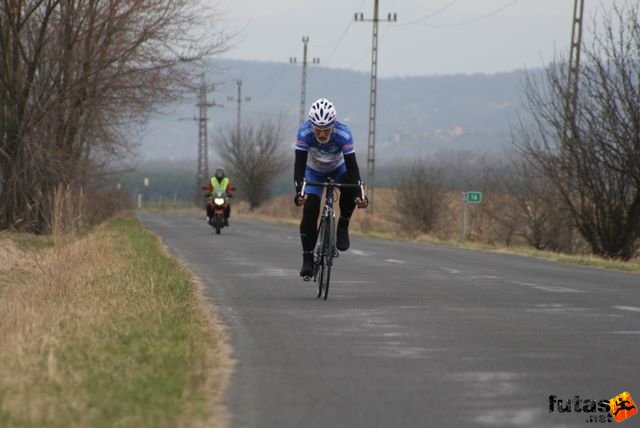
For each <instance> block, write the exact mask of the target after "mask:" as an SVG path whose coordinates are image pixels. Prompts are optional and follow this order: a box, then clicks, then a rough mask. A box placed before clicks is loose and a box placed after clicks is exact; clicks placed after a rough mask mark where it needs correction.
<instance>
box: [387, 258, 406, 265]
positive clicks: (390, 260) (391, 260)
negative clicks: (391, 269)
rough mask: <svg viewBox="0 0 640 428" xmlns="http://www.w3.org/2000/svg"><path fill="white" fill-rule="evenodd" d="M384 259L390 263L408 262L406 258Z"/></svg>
mask: <svg viewBox="0 0 640 428" xmlns="http://www.w3.org/2000/svg"><path fill="white" fill-rule="evenodd" d="M384 261H385V262H389V263H399V264H404V263H406V262H405V261H404V260H396V259H385V260H384Z"/></svg>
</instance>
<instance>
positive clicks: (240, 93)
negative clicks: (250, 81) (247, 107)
mask: <svg viewBox="0 0 640 428" xmlns="http://www.w3.org/2000/svg"><path fill="white" fill-rule="evenodd" d="M236 84H237V85H238V95H237V96H236V98H235V100H236V101H237V102H238V111H237V113H236V138H238V140H239V139H240V116H241V115H242V80H240V79H238V80H236ZM227 100H228V101H233V100H234V98H233V97H231V96H230V97H227ZM244 101H246V102H248V101H251V97H244Z"/></svg>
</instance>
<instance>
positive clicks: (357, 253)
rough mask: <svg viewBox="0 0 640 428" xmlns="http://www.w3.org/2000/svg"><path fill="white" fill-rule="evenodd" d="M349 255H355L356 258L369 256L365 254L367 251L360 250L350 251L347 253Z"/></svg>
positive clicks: (367, 253)
mask: <svg viewBox="0 0 640 428" xmlns="http://www.w3.org/2000/svg"><path fill="white" fill-rule="evenodd" d="M349 252H350V253H351V254H355V255H356V256H370V255H371V253H369V252H367V251H362V250H354V249H351V251H349Z"/></svg>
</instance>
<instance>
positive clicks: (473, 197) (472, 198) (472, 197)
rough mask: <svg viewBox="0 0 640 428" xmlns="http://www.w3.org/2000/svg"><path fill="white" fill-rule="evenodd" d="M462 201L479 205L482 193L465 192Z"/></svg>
mask: <svg viewBox="0 0 640 428" xmlns="http://www.w3.org/2000/svg"><path fill="white" fill-rule="evenodd" d="M464 201H465V202H466V203H468V204H479V203H481V202H482V192H467V193H465V198H464Z"/></svg>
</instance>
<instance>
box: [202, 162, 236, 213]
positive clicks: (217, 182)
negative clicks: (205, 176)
mask: <svg viewBox="0 0 640 428" xmlns="http://www.w3.org/2000/svg"><path fill="white" fill-rule="evenodd" d="M206 190H207V193H212V194H216V193H221V194H223V195H225V199H228V198H230V197H231V196H233V195H232V191H233V188H232V187H231V181H230V180H229V178H228V177H227V176H226V175H225V173H224V169H222V168H218V169H216V172H215V174H214V175H213V176H212V177H211V179H210V180H209V184H208V186H207V188H206ZM226 202H227V206H226V208H225V209H224V225H225V226H229V216H230V215H231V204H229V201H228V200H227V201H226ZM212 218H213V207H212V206H211V204H207V223H209V222H210V221H211V219H212Z"/></svg>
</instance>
